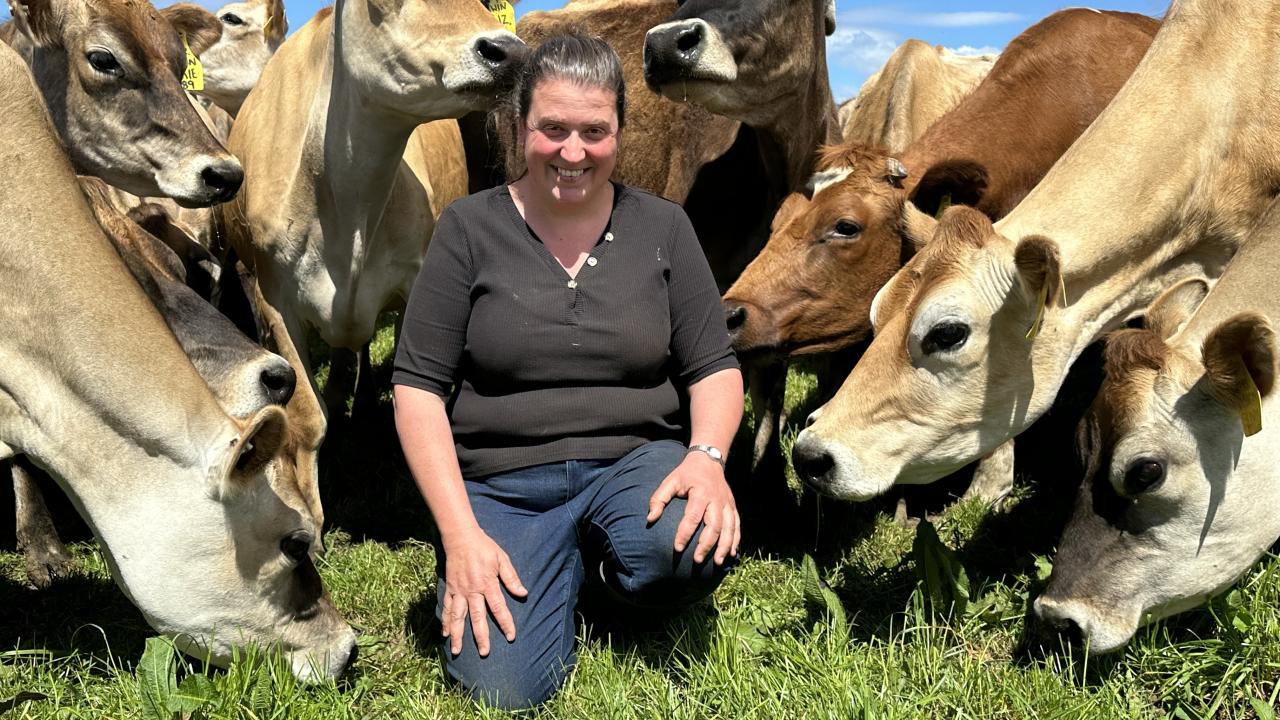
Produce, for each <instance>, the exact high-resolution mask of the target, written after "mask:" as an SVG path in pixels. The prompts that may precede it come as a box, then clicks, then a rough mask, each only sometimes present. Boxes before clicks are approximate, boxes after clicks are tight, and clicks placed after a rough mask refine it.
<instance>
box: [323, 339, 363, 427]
mask: <svg viewBox="0 0 1280 720" xmlns="http://www.w3.org/2000/svg"><path fill="white" fill-rule="evenodd" d="M358 356H359V352H358V351H355V350H348V349H347V348H330V350H329V380H328V382H326V383H325V385H324V407H325V410H326V412H327V413H328V415H329V422H331V423H334V424H335V425H340V424H341V423H342V420H343V418H345V417H346V415H347V400H348V399H349V398H350V397H351V393H352V392H353V391H354V390H355V389H356V365H357V363H358V362H359V357H358ZM354 414H355V413H352V415H354Z"/></svg>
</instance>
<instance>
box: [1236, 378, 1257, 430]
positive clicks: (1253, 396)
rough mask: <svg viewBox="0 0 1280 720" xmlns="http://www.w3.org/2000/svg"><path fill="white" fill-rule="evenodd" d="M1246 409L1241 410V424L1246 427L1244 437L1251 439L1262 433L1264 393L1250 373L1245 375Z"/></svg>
mask: <svg viewBox="0 0 1280 720" xmlns="http://www.w3.org/2000/svg"><path fill="white" fill-rule="evenodd" d="M1244 382H1245V388H1244V394H1245V398H1244V407H1242V408H1240V424H1241V425H1244V436H1245V437H1250V436H1252V435H1257V434H1258V433H1260V432H1262V393H1260V392H1258V386H1257V385H1255V384H1254V382H1253V377H1252V376H1250V375H1249V373H1247V372H1246V373H1245V374H1244Z"/></svg>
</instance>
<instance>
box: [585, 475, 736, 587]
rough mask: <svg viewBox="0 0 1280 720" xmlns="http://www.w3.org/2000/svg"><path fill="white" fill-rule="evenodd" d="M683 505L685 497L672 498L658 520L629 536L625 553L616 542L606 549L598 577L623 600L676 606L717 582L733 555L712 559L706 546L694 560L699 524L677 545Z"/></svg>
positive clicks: (725, 571)
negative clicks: (704, 553) (611, 549)
mask: <svg viewBox="0 0 1280 720" xmlns="http://www.w3.org/2000/svg"><path fill="white" fill-rule="evenodd" d="M684 506H685V501H684V499H682V498H676V499H674V500H673V501H672V502H671V503H670V504H668V505H667V507H666V509H665V510H664V511H663V514H662V517H661V518H660V519H659V520H658V521H657V522H655V523H653V524H652V525H650V526H648V527H646V528H645V530H644V531H643V532H641V533H640V535H639V537H636V538H629V539H628V545H629V547H628V549H627V551H626V552H625V553H619V552H616V548H614V549H615V552H612V553H606V557H605V558H604V559H603V561H602V562H601V564H600V565H599V568H600V573H601V578H602V579H603V580H604V582H605V584H606V586H608V587H609V589H610V590H612V591H613V592H614V593H615V594H617V595H620V596H621V598H620V599H621V600H624V601H627V602H629V603H631V604H634V605H637V606H641V607H655V608H656V607H679V606H681V605H687V604H689V603H692V602H696V601H697V600H700V599H702V598H703V597H706V596H707V595H710V594H711V592H712V591H714V590H715V589H716V587H717V586H719V585H720V581H721V580H723V579H724V577H725V574H726V573H727V572H728V569H729V567H730V565H731V564H732V559H727V560H726V562H725V563H724V564H723V565H716V564H715V562H714V561H713V560H712V558H713V556H714V553H711V552H709V553H707V556H706V558H705V559H704V560H703V561H702V562H695V561H694V559H693V556H694V551H695V549H696V548H697V543H698V540H699V539H700V538H701V537H702V532H703V527H702V526H701V525H699V527H698V529H697V531H696V532H695V533H694V535H693V538H692V539H690V540H689V542H688V543H686V545H685V548H684V549H683V550H681V551H677V550H676V549H675V538H676V532H677V529H678V527H679V525H680V521H681V519H682V518H683V517H684ZM637 541H638V542H637Z"/></svg>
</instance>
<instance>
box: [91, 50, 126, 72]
mask: <svg viewBox="0 0 1280 720" xmlns="http://www.w3.org/2000/svg"><path fill="white" fill-rule="evenodd" d="M85 58H86V59H88V60H89V64H90V65H91V66H93V69H94V70H97V71H98V72H100V73H102V74H103V75H114V76H116V77H120V76H121V75H123V74H124V68H122V67H120V62H119V61H118V60H116V56H115V55H112V54H111V53H109V52H107V51H106V50H93V51H90V52H89V54H87V55H85Z"/></svg>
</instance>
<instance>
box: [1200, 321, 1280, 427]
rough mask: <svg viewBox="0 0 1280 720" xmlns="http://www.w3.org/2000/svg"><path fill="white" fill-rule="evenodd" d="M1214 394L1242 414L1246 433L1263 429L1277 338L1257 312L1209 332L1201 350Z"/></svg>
mask: <svg viewBox="0 0 1280 720" xmlns="http://www.w3.org/2000/svg"><path fill="white" fill-rule="evenodd" d="M1202 360H1203V361H1204V369H1205V377H1206V378H1207V379H1208V381H1209V386H1210V388H1211V391H1212V392H1213V394H1214V396H1215V397H1217V399H1218V400H1219V402H1221V403H1222V404H1223V405H1225V406H1227V407H1228V408H1231V409H1233V410H1236V411H1237V412H1239V413H1240V417H1241V420H1242V422H1243V424H1244V431H1245V435H1252V434H1254V433H1256V432H1257V431H1258V430H1261V429H1262V398H1264V397H1266V396H1267V395H1268V394H1270V393H1271V388H1272V387H1274V386H1275V379H1276V338H1275V332H1274V331H1272V329H1271V323H1270V322H1268V321H1267V319H1266V318H1265V317H1263V316H1262V315H1259V314H1258V313H1252V312H1249V313H1241V314H1239V315H1236V316H1235V317H1232V318H1230V319H1229V320H1226V321H1225V322H1223V323H1222V324H1220V325H1218V327H1216V328H1214V329H1213V332H1211V333H1209V336H1208V337H1207V338H1206V339H1205V341H1204V348H1203V350H1202Z"/></svg>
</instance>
